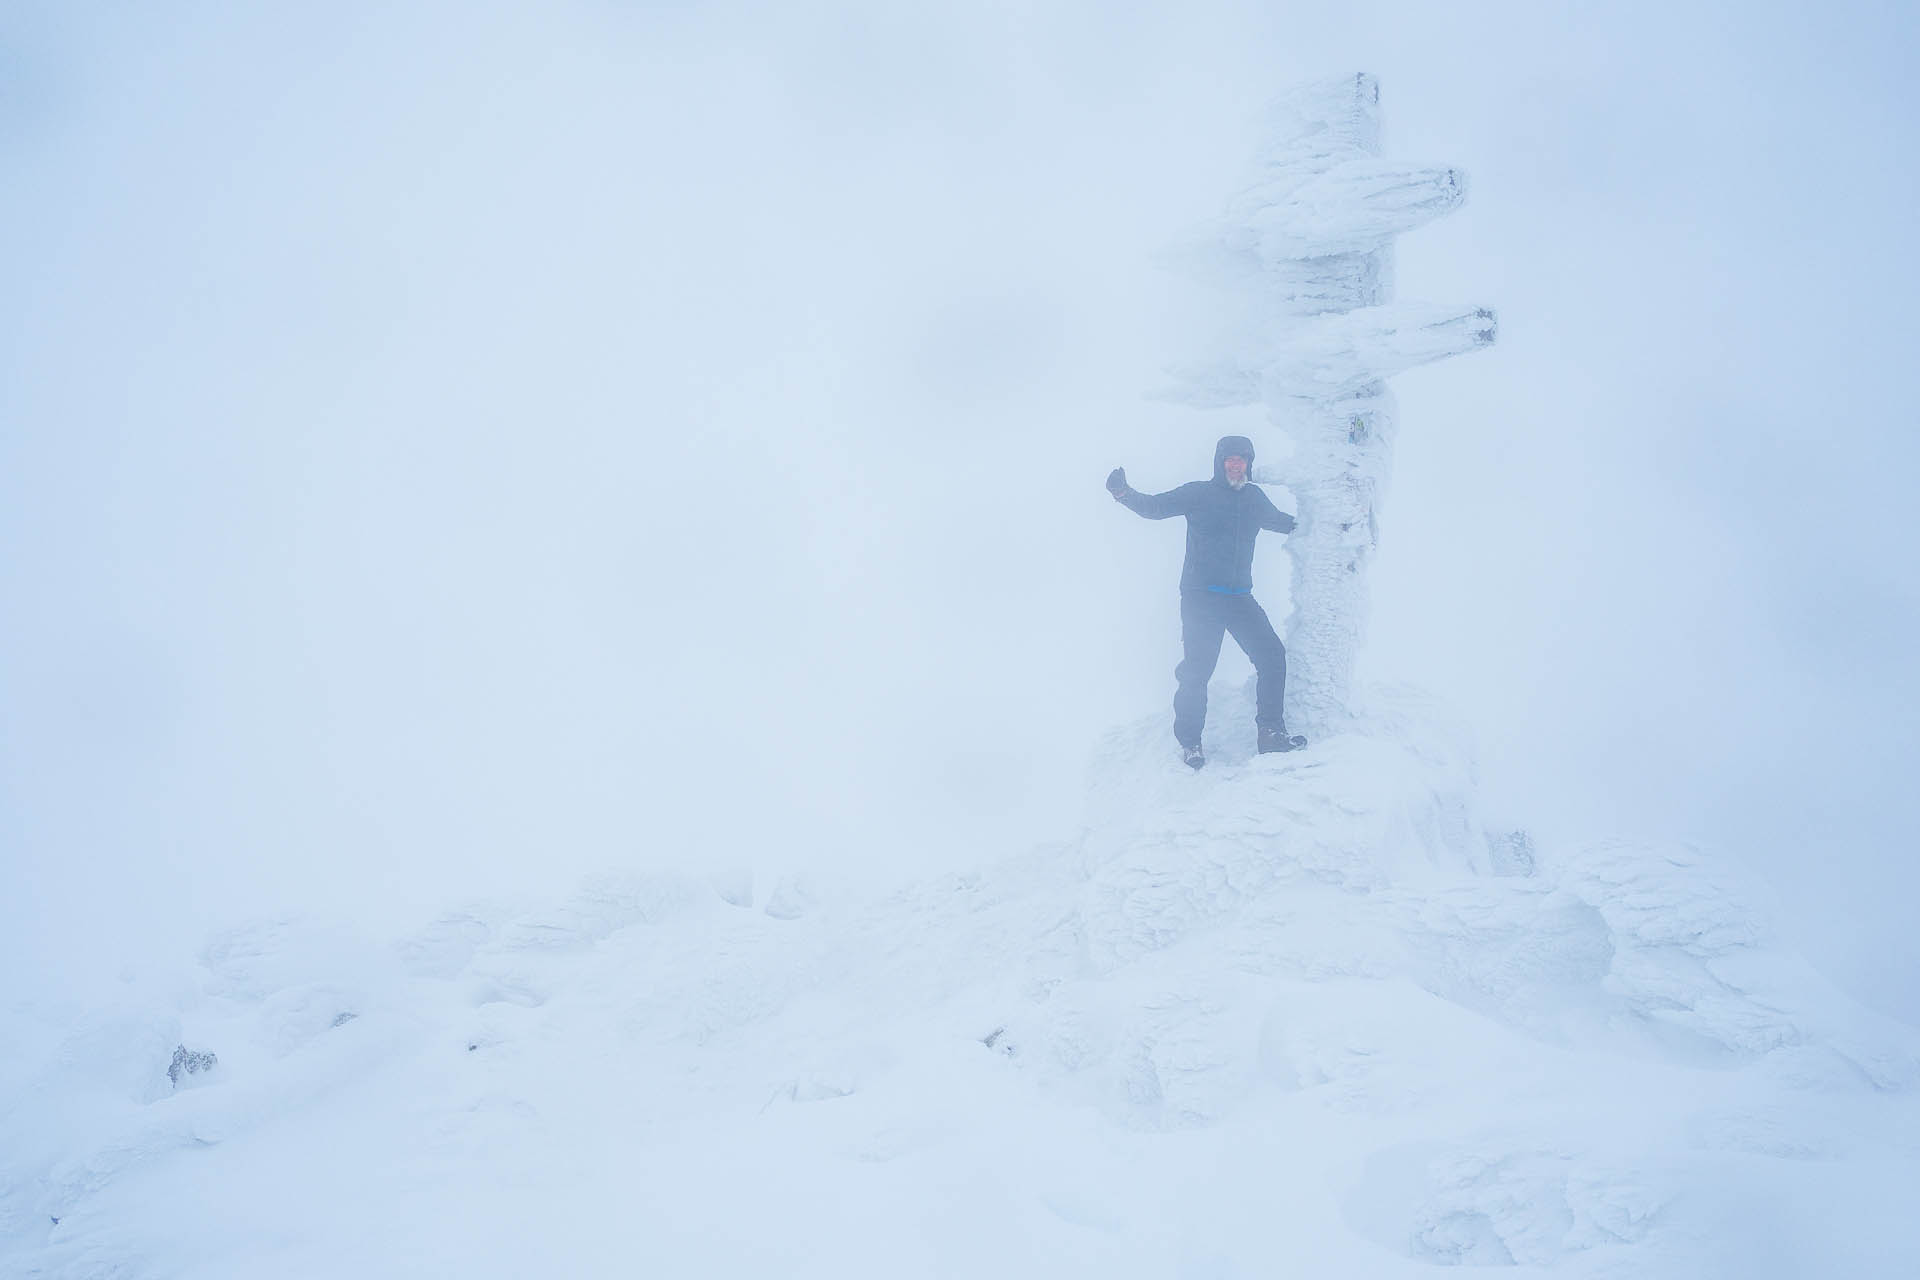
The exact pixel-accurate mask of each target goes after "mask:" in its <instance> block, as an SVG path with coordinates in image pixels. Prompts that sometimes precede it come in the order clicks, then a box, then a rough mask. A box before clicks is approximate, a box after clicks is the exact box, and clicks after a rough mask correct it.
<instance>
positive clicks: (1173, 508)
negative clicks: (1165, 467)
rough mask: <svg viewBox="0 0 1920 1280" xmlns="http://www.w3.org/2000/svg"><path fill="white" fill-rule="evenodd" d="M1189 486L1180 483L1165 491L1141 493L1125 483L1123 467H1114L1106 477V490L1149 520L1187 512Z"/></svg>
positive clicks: (1125, 476) (1181, 514)
mask: <svg viewBox="0 0 1920 1280" xmlns="http://www.w3.org/2000/svg"><path fill="white" fill-rule="evenodd" d="M1190 487H1191V486H1189V485H1184V484H1183V485H1181V486H1180V487H1179V488H1178V489H1169V490H1167V491H1166V492H1165V493H1141V492H1140V491H1139V490H1138V489H1135V488H1133V487H1132V486H1131V485H1129V484H1128V483H1127V473H1126V471H1125V469H1124V468H1121V467H1115V468H1114V469H1113V473H1112V474H1111V475H1109V476H1108V477H1107V492H1108V493H1111V494H1112V495H1113V498H1114V501H1115V502H1118V503H1119V504H1120V505H1121V506H1123V507H1125V508H1126V509H1127V510H1129V511H1131V512H1133V513H1134V514H1135V515H1142V516H1145V517H1146V518H1147V519H1149V520H1165V519H1166V518H1167V517H1168V516H1183V515H1186V514H1187V509H1188V507H1189V505H1190V503H1189V502H1188V496H1189V495H1188V493H1187V490H1188V489H1189V488H1190Z"/></svg>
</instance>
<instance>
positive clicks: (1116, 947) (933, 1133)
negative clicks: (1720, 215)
mask: <svg viewBox="0 0 1920 1280" xmlns="http://www.w3.org/2000/svg"><path fill="white" fill-rule="evenodd" d="M1214 704H1215V717H1214V722H1213V724H1212V726H1211V727H1210V730H1209V739H1208V740H1209V743H1210V745H1211V746H1212V750H1213V761H1212V763H1211V764H1210V765H1209V767H1208V768H1207V769H1206V770H1205V771H1204V772H1202V773H1199V774H1192V773H1190V772H1189V771H1188V770H1186V769H1185V768H1184V767H1182V766H1181V765H1180V764H1179V763H1178V761H1177V760H1176V759H1175V758H1174V756H1173V753H1172V751H1171V749H1170V745H1169V739H1168V736H1167V731H1166V726H1165V724H1164V723H1163V720H1162V718H1161V717H1154V718H1153V719H1151V720H1148V721H1143V722H1141V723H1139V724H1137V725H1134V726H1132V727H1130V728H1128V729H1126V730H1124V731H1120V732H1117V733H1115V734H1114V735H1112V736H1111V737H1110V738H1109V740H1107V741H1106V742H1105V743H1104V744H1103V746H1102V749H1101V751H1100V753H1099V757H1098V759H1097V760H1096V762H1095V765H1094V767H1093V769H1092V778H1093V782H1092V797H1091V801H1092V802H1091V803H1090V804H1089V812H1090V813H1091V814H1094V815H1097V817H1096V818H1094V819H1093V820H1091V821H1090V822H1089V824H1088V825H1087V826H1086V828H1085V830H1084V832H1083V833H1082V835H1081V836H1080V837H1079V839H1078V840H1077V841H1075V842H1072V843H1069V844H1065V845H1061V846H1057V847H1046V848H1039V849H1035V850H1032V851H1030V852H1028V853H1025V854H1023V855H1021V856H1018V857H1014V858H1011V859H1008V860H1005V861H1000V862H997V863H993V864H992V865H988V866H985V867H983V868H982V869H981V870H979V871H977V872H974V873H970V874H964V875H949V876H942V877H939V878H935V879H932V880H928V881H925V882H923V883H917V884H913V885H911V886H909V887H906V888H904V889H897V890H888V891H878V892H876V891H871V890H867V889H864V888H863V887H861V886H857V885H849V884H845V883H840V882H836V881H833V880H830V879H809V878H807V877H804V876H795V875H788V876H786V877H783V878H782V879H780V880H779V881H778V883H768V884H762V885H759V886H756V885H755V883H754V877H753V876H752V875H750V874H748V873H746V872H741V873H739V874H734V875H727V876H719V877H694V876H687V877H673V876H629V877H617V876H616V877H608V878H604V879H600V880H596V881H594V882H592V883H589V884H586V885H583V886H581V887H580V888H579V889H578V890H577V891H576V892H573V893H572V894H571V895H569V896H567V897H565V898H564V899H561V900H558V901H554V902H550V903H542V904H532V903H509V904H495V905H485V906H468V907H465V908H462V909H459V910H454V911H450V912H448V913H447V914H445V915H444V916H442V917H441V918H439V919H437V920H433V921H431V922H428V923H425V924H423V925H422V926H421V927H420V928H419V929H418V930H417V931H416V932H414V933H412V934H411V935H410V936H407V937H403V938H399V939H376V938H367V937H364V936H361V935H359V934H357V933H356V932H355V931H354V930H353V929H351V928H350V927H348V926H346V925H336V924H330V923H328V922H325V921H311V920H284V919H282V920H262V921H256V922H252V923H248V924H244V925H241V926H239V927H236V928H234V929H232V930H231V931H229V932H226V933H224V934H222V935H220V936H218V937H215V938H213V939H210V940H209V941H208V942H207V944H206V946H205V948H204V949H203V950H202V951H201V952H200V953H199V955H198V956H196V957H190V958H189V957H183V958H181V962H180V964H179V965H178V966H177V967H176V968H174V969H173V970H171V971H168V972H166V973H165V974H164V975H157V974H147V975H142V976H141V977H140V978H139V979H138V980H137V981H132V982H129V983H128V984H127V986H126V989H125V991H124V993H123V995H124V998H123V1000H122V1002H121V1003H120V1004H118V1005H116V1006H114V1007H98V1008H89V1009H67V1008H52V1007H47V1006H45V1005H43V1004H34V1003H27V1004H17V1005H14V1006H13V1007H10V1008H8V1009H7V1010H6V1011H5V1012H4V1014H3V1015H0V1019H3V1020H0V1033H3V1034H4V1038H5V1043H6V1046H7V1051H6V1055H5V1057H6V1062H5V1065H4V1068H0V1070H4V1075H0V1091H3V1092H0V1105H4V1119H3V1120H0V1273H4V1274H6V1275H9V1276H33V1277H55V1276H57V1277H176V1276H178V1277H188V1276H191V1277H234V1278H239V1277H247V1278H249V1280H254V1278H258V1277H285V1278H291V1277H340V1276H356V1277H363V1278H364V1277H374V1276H440V1275H445V1276H453V1275H458V1276H462V1277H466V1278H468V1280H473V1278H477V1277H487V1276H501V1277H506V1276H516V1277H518V1276H532V1275H555V1276H570V1277H572V1276H615V1275H618V1276H629V1275H646V1276H694V1275H699V1276H714V1275H779V1276H833V1277H838V1278H844V1277H847V1276H853V1275H876V1276H879V1275H884V1276H919V1275H928V1276H940V1275H949V1276H977V1275H1035V1276H1039V1275H1045V1276H1079V1275H1085V1276H1101V1277H1119V1276H1139V1277H1169V1276H1196V1277H1197V1276H1205V1277H1242V1276H1246V1277H1252V1276H1313V1277H1346V1276H1367V1277H1375V1276H1379V1277H1393V1276H1420V1275H1427V1274H1431V1270H1432V1268H1434V1267H1436V1266H1446V1265H1463V1264H1464V1265H1482V1266H1500V1267H1506V1268H1511V1269H1513V1271H1512V1272H1511V1273H1512V1274H1545V1273H1546V1272H1548V1271H1549V1270H1551V1271H1552V1272H1553V1273H1554V1274H1556V1275H1563V1276H1621V1277H1628V1276H1631V1277H1658V1276H1671V1277H1686V1278H1688V1280H1698V1278H1700V1277H1715V1276H1729V1277H1731V1276H1740V1277H1761V1276H1814V1275H1823V1276H1825V1275H1831V1276H1841V1275H1846V1276H1898V1275H1915V1274H1920V1232H1916V1231H1915V1230H1914V1228H1913V1224H1912V1215H1913V1208H1914V1205H1915V1203H1916V1192H1917V1191H1920V1108H1917V1107H1916V1102H1915V1098H1916V1085H1917V1084H1920V1033H1916V1031H1915V1030H1914V1029H1912V1028H1910V1027H1907V1026H1905V1025H1902V1024H1899V1023H1896V1022H1893V1021H1890V1020H1887V1019H1884V1018H1881V1017H1878V1016H1877V1015H1875V1014H1873V1013H1871V1012H1869V1011H1867V1010H1865V1009H1863V1008H1861V1007H1859V1006H1857V1005H1855V1004H1853V1003H1851V1002H1850V1001H1849V1000H1848V999H1847V998H1846V997H1845V996H1844V995H1842V994H1841V993H1839V992H1837V991H1836V990H1834V989H1833V988H1832V987H1830V986H1829V985H1828V984H1827V983H1826V982H1824V981H1823V980H1822V979H1821V978H1820V977H1819V975H1817V974H1816V973H1814V972H1812V971H1811V970H1810V969H1809V968H1808V967H1807V966H1806V965H1805V964H1804V963H1802V962H1801V961H1800V960H1799V959H1797V958H1796V957H1795V956H1794V955H1793V954H1791V952H1790V951H1789V950H1787V949H1784V948H1783V947H1782V946H1781V945H1780V944H1779V942H1778V940H1777V936H1776V934H1775V932H1774V931H1773V929H1772V928H1771V927H1770V925H1769V923H1768V921H1769V918H1770V917H1777V914H1778V913H1777V912H1772V911H1769V910H1768V909H1767V908H1766V905H1765V896H1764V891H1763V890H1762V888H1760V887H1758V886H1755V885H1752V884H1750V883H1746V882H1744V881H1743V879H1742V878H1741V877H1740V876H1739V875H1737V874H1736V873H1735V871H1734V868H1733V865H1732V864H1731V863H1730V862H1729V861H1722V860H1720V859H1718V858H1716V857H1714V856H1713V855H1711V854H1709V853H1707V852H1705V851H1702V850H1698V849H1694V848H1688V847H1677V846H1676V847H1665V846H1648V845H1642V844H1633V843H1625V842H1609V843H1600V844H1592V845H1587V846H1583V847H1575V848H1555V847H1552V846H1550V845H1547V844H1544V843H1543V844H1539V845H1537V846H1536V844H1535V843H1534V842H1533V841H1531V840H1529V839H1528V838H1526V837H1525V836H1524V835H1522V834H1520V833H1514V832H1504V831H1488V830H1486V829H1485V828H1484V827H1483V826H1482V825H1481V821H1480V818H1479V815H1478V813H1477V810H1476V800H1475V784H1474V772H1473V763H1472V759H1471V754H1470V750H1469V748H1468V746H1467V745H1466V741H1465V737H1464V735H1463V734H1462V733H1461V732H1460V731H1459V730H1458V729H1457V728H1455V727H1453V726H1452V725H1450V724H1449V723H1448V721H1447V718H1446V717H1445V715H1444V714H1443V713H1442V712H1441V711H1440V710H1439V709H1437V708H1436V707H1435V706H1433V705H1432V704H1430V703H1429V702H1428V701H1426V700H1425V699H1423V698H1422V697H1421V696H1419V695H1417V694H1415V693H1412V692H1410V691H1374V693H1373V695H1372V698H1371V703H1370V706H1371V709H1370V710H1369V711H1368V712H1367V713H1366V714H1364V715H1363V716H1361V717H1360V718H1358V719H1357V720H1355V721H1354V722H1353V724H1352V725H1351V726H1349V727H1348V728H1347V729H1346V730H1345V731H1343V732H1340V733H1338V734H1334V735H1331V736H1328V737H1326V738H1325V739H1324V740H1322V741H1319V742H1316V743H1314V744H1313V745H1311V746H1310V747H1309V748H1308V749H1306V750H1305V751H1302V752H1299V753H1296V754H1292V755H1276V756H1264V757H1256V756H1253V755H1252V754H1251V751H1250V746H1251V741H1252V738H1253V729H1252V725H1251V721H1250V705H1249V704H1250V699H1249V698H1248V697H1247V696H1246V695H1245V693H1243V692H1241V691H1228V690H1225V689H1221V690H1216V692H1215V698H1214ZM1236 744H1238V745H1239V746H1240V747H1241V749H1240V750H1238V751H1237V752H1236V750H1235V748H1236ZM756 888H758V889H760V890H762V892H759V893H756Z"/></svg>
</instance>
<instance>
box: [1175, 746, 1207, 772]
mask: <svg viewBox="0 0 1920 1280" xmlns="http://www.w3.org/2000/svg"><path fill="white" fill-rule="evenodd" d="M1180 762H1181V763H1182V764H1184V765H1186V766H1187V768H1189V769H1198V768H1201V767H1203V766H1204V765H1205V764H1206V763H1207V753H1206V752H1204V751H1202V750H1201V749H1200V744H1199V743H1197V742H1196V743H1194V744H1193V745H1192V746H1190V747H1182V748H1180Z"/></svg>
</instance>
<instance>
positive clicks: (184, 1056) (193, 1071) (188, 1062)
mask: <svg viewBox="0 0 1920 1280" xmlns="http://www.w3.org/2000/svg"><path fill="white" fill-rule="evenodd" d="M219 1062H220V1059H219V1058H217V1057H215V1056H214V1055H213V1054H211V1053H200V1052H197V1051H196V1050H193V1049H189V1048H187V1046H185V1045H184V1044H183V1045H181V1046H180V1047H178V1048H177V1049H175V1050H174V1051H173V1062H172V1063H171V1064H170V1065H169V1066H168V1067H167V1079H169V1080H171V1081H172V1082H173V1085H174V1087H175V1088H176V1089H177V1088H179V1087H180V1079H181V1077H182V1076H194V1075H199V1074H201V1073H202V1072H207V1071H211V1070H213V1069H214V1067H216V1066H218V1065H219Z"/></svg>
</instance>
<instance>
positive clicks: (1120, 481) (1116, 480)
mask: <svg viewBox="0 0 1920 1280" xmlns="http://www.w3.org/2000/svg"><path fill="white" fill-rule="evenodd" d="M1126 491H1127V469H1126V468H1125V467H1115V468H1114V469H1113V470H1112V471H1109V472H1108V473H1107V492H1108V493H1110V494H1112V495H1113V496H1114V497H1116V498H1117V497H1119V496H1120V495H1121V494H1123V493H1125V492H1126Z"/></svg>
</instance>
